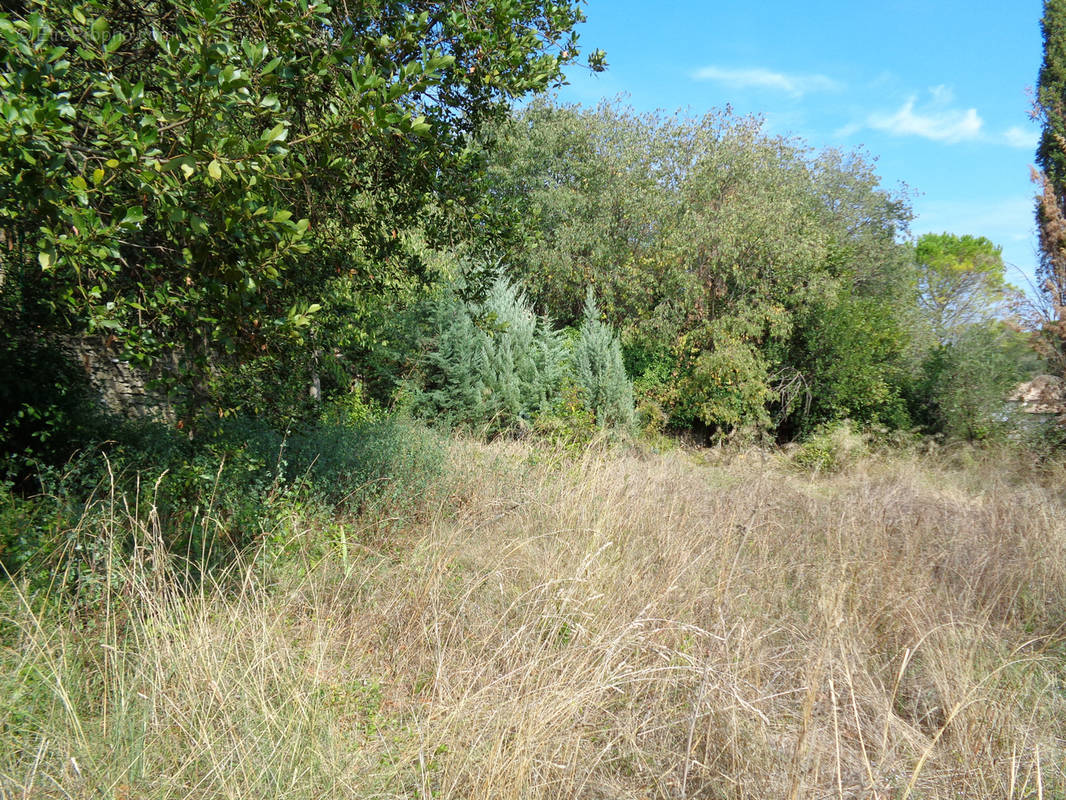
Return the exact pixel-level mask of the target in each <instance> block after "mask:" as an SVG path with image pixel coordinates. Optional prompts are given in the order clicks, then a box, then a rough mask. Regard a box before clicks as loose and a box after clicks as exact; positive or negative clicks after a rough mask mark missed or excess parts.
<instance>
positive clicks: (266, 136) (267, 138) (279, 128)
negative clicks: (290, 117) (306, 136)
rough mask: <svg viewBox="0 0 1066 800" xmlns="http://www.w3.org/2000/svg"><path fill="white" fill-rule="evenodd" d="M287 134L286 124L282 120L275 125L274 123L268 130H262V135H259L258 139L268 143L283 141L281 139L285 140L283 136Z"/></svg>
mask: <svg viewBox="0 0 1066 800" xmlns="http://www.w3.org/2000/svg"><path fill="white" fill-rule="evenodd" d="M288 135H289V129H288V126H287V125H286V124H285V123H284V122H279V123H278V124H277V125H275V126H274V127H273V128H271V129H270V130H268V131H263V135H262V136H260V137H259V138H260V140H262V141H264V142H266V143H268V144H269V143H271V142H283V141H285V137H286V136H288Z"/></svg>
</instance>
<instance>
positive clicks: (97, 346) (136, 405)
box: [63, 338, 175, 422]
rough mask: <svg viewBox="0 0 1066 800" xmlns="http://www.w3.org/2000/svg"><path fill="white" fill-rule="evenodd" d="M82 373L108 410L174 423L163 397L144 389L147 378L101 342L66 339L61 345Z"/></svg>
mask: <svg viewBox="0 0 1066 800" xmlns="http://www.w3.org/2000/svg"><path fill="white" fill-rule="evenodd" d="M63 349H64V350H65V351H66V352H67V353H69V355H70V357H71V358H72V359H74V360H75V361H76V362H77V363H78V364H79V365H80V366H81V367H82V368H83V369H84V370H85V374H86V376H87V377H88V379H89V383H90V384H91V385H92V387H93V389H95V390H96V392H97V393H98V394H99V395H100V401H101V402H102V403H103V404H104V406H105V407H106V408H107V409H108V410H109V411H113V412H114V413H116V414H121V415H123V416H125V417H129V418H131V419H157V420H163V421H170V422H172V421H174V419H175V414H174V409H173V407H172V406H171V404H170V402H169V401H168V400H167V398H166V396H165V395H163V394H161V393H159V392H155V391H152V390H151V389H149V388H148V383H149V380H148V376H147V375H145V373H144V372H142V371H141V370H139V369H137V368H136V367H134V366H132V365H131V364H130V363H129V362H128V361H123V360H121V359H120V358H118V356H117V355H116V354H115V353H114V352H113V351H112V350H111V349H110V348H109V347H107V345H106V343H105V342H104V341H101V340H99V339H92V338H79V339H70V340H67V341H65V342H64V343H63Z"/></svg>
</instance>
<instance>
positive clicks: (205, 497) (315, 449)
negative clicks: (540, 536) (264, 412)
mask: <svg viewBox="0 0 1066 800" xmlns="http://www.w3.org/2000/svg"><path fill="white" fill-rule="evenodd" d="M327 416H333V415H327ZM118 433H119V434H120V435H121V437H122V441H118V442H113V443H111V444H110V445H109V446H108V447H106V448H104V447H100V448H97V449H95V450H92V451H87V452H86V453H84V454H82V455H81V456H80V457H79V458H78V459H76V460H75V461H72V462H70V463H69V464H68V465H67V466H66V467H65V468H64V469H63V470H59V469H51V470H48V471H46V472H45V474H43V475H42V476H41V483H42V485H43V486H44V487H45V489H46V491H44V492H42V493H40V494H37V495H34V496H31V497H21V496H18V495H16V494H14V493H12V492H11V491H9V490H4V491H2V492H0V565H2V566H3V568H4V569H5V570H6V571H7V572H8V573H11V574H15V573H21V574H22V575H23V576H25V577H27V578H29V579H30V581H31V583H32V584H33V585H41V584H47V583H49V582H50V581H51V580H53V578H54V577H55V576H62V577H61V578H60V580H61V581H62V582H63V583H64V584H66V585H67V587H68V588H69V589H70V590H71V591H74V592H76V593H77V594H78V595H79V596H81V595H84V591H85V587H86V586H88V585H90V584H91V583H92V582H93V581H94V580H96V578H97V577H98V576H99V574H100V572H101V569H102V567H103V563H104V559H105V556H106V557H111V556H113V555H114V554H116V553H117V554H119V555H122V554H126V555H129V554H131V553H132V552H133V548H134V546H135V544H136V539H137V538H138V537H143V536H145V535H150V536H151V537H153V538H155V539H158V541H159V543H160V544H162V545H163V546H164V547H165V548H166V549H167V551H168V552H170V553H171V554H173V555H175V556H177V557H179V558H180V559H182V560H183V561H184V563H185V565H186V570H187V575H188V577H190V578H191V579H193V580H195V579H197V578H198V576H200V575H201V574H203V573H204V572H206V571H209V570H212V569H215V568H218V567H220V566H223V565H225V564H227V563H230V562H231V561H232V560H233V559H234V558H235V557H237V556H238V555H239V554H241V553H244V552H247V551H249V550H253V549H256V548H257V547H259V546H260V545H261V544H262V543H263V542H264V539H265V538H266V537H268V536H270V535H271V534H272V532H273V531H274V530H275V529H276V528H277V527H278V524H279V520H281V519H282V518H284V517H286V516H287V515H288V514H289V512H290V511H291V510H292V509H293V508H294V507H297V508H298V507H309V508H313V509H317V510H321V509H322V508H326V509H329V510H333V511H343V512H345V513H351V514H358V513H363V512H366V511H368V510H369V509H371V508H380V507H385V508H388V509H389V511H388V514H387V516H389V517H399V518H403V517H405V516H406V515H407V514H408V513H410V512H411V511H412V505H413V504H416V503H417V499H418V498H421V497H423V496H425V493H426V491H427V489H428V488H429V486H430V484H431V483H432V482H433V481H434V480H435V479H436V478H437V477H438V476H439V474H440V470H441V465H442V464H443V456H444V452H445V446H444V443H443V441H442V440H441V439H440V438H439V437H436V436H434V435H433V434H432V433H430V432H428V431H427V430H426V429H425V428H424V426H421V425H419V424H417V423H413V422H411V421H409V420H404V419H402V418H399V417H391V418H387V419H382V420H379V421H372V422H365V423H359V424H351V423H347V422H341V421H337V420H334V421H326V422H321V423H316V424H309V425H306V426H302V427H300V428H293V429H290V430H288V431H281V430H278V429H277V428H274V427H272V426H271V425H269V424H267V423H266V422H264V421H263V420H261V419H257V418H250V417H244V416H234V417H231V418H226V419H221V420H219V421H218V422H217V424H216V425H215V426H214V427H212V428H210V429H206V430H204V431H202V433H201V435H200V436H199V437H198V438H197V439H196V440H195V441H190V440H189V439H188V438H187V437H185V436H183V435H182V434H180V433H179V432H177V431H174V430H172V429H169V428H168V427H166V426H164V425H161V424H140V425H129V426H127V427H126V429H124V430H121V431H119V432H118Z"/></svg>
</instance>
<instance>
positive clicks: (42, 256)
mask: <svg viewBox="0 0 1066 800" xmlns="http://www.w3.org/2000/svg"><path fill="white" fill-rule="evenodd" d="M37 262H38V263H39V264H40V265H41V269H48V268H49V267H51V266H52V264H53V263H55V259H54V257H53V256H52V254H51V253H48V252H45V251H44V250H42V251H41V252H40V253H38V254H37Z"/></svg>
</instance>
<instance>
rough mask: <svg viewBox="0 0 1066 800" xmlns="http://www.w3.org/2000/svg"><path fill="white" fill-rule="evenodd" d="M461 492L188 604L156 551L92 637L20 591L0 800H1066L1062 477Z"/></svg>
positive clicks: (566, 480)
mask: <svg viewBox="0 0 1066 800" xmlns="http://www.w3.org/2000/svg"><path fill="white" fill-rule="evenodd" d="M447 476H448V477H447V479H446V481H445V482H444V483H443V484H442V485H441V486H440V487H439V490H438V491H437V492H436V493H434V494H433V495H432V496H426V497H424V498H422V499H421V501H420V502H421V510H420V513H419V514H418V516H417V518H416V520H415V521H414V522H408V523H406V524H404V525H403V526H398V525H396V524H390V522H389V520H388V519H387V513H386V512H385V511H382V510H380V509H379V510H378V512H377V513H373V514H366V515H364V516H363V517H361V518H358V519H350V520H338V519H327V518H323V517H321V516H317V515H314V514H308V513H303V512H297V511H296V510H293V511H292V512H291V513H290V514H289V515H280V516H279V515H275V518H274V520H273V522H272V523H271V525H273V526H274V529H273V532H272V534H271V536H269V537H267V538H268V540H269V541H270V542H271V544H270V546H269V547H265V548H264V551H263V552H262V553H259V554H257V555H256V557H255V558H251V559H250V560H249V563H248V564H245V565H243V566H240V567H235V568H234V569H233V570H232V571H231V572H230V573H229V574H227V575H225V576H222V577H220V578H219V579H218V585H217V586H212V587H207V586H205V587H201V588H200V589H199V590H197V591H195V592H193V593H192V594H191V595H190V593H188V592H181V591H178V589H177V588H176V587H177V583H176V582H175V580H174V579H173V576H172V574H171V572H172V571H173V570H174V569H177V568H178V567H177V566H176V565H174V564H172V563H169V562H167V560H166V559H165V558H163V557H162V556H161V555H160V554H159V553H158V552H157V550H156V549H155V548H153V546H152V541H153V536H152V531H151V525H150V524H147V525H140V526H139V530H138V535H139V537H140V541H141V544H142V547H141V548H139V549H138V550H137V551H136V553H135V554H134V556H133V558H123V559H119V558H118V556H117V555H116V556H115V557H114V558H113V562H112V563H111V565H110V567H109V569H108V570H107V573H106V580H105V581H104V584H103V587H102V589H101V595H100V597H99V598H98V600H97V601H96V605H95V606H94V608H95V609H96V611H95V612H94V613H93V614H91V615H86V614H84V613H80V614H77V613H73V612H66V611H64V612H57V611H55V610H54V608H53V607H52V606H49V605H48V604H47V602H46V600H43V599H41V598H39V597H36V596H34V597H32V598H30V597H28V596H27V595H26V593H24V592H20V591H19V590H18V589H17V587H16V586H13V585H10V584H9V585H8V586H7V587H6V588H4V589H3V590H2V591H3V598H2V600H0V603H2V605H0V609H2V620H0V644H2V646H3V651H2V653H0V797H2V798H5V800H6V798H12V799H14V798H112V799H114V800H118V799H119V798H190V799H191V798H241V800H245V799H248V798H431V797H432V798H440V799H441V800H445V799H447V800H459V799H460V798H462V799H463V800H473V799H474V798H501V799H502V800H518V799H519V798H522V799H523V800H525V799H527V798H528V799H529V800H534V799H537V800H539V799H541V798H543V799H544V800H547V799H548V798H589V800H592V799H594V798H595V799H600V798H602V799H603V800H608V799H610V800H616V799H617V800H623V799H625V800H642V799H644V798H647V799H648V800H652V799H660V798H661V799H663V800H665V799H666V798H753V799H758V800H763V799H764V798H782V800H785V799H787V800H793V799H794V798H870V799H871V800H872V799H873V798H899V799H900V800H906V799H907V798H915V800H917V799H918V798H930V799H931V798H978V799H980V798H1009V799H1010V800H1014V799H1015V798H1017V799H1018V800H1021V798H1040V799H1041V800H1042V799H1043V798H1048V799H1049V800H1050V799H1051V798H1058V799H1059V800H1062V798H1066V480H1064V475H1063V473H1062V472H1061V471H1058V472H1056V471H1054V470H1050V471H1049V470H1044V471H1034V470H1032V469H1029V468H1027V467H1022V466H1018V465H1017V464H1016V463H1015V462H1014V461H1013V460H1012V459H1011V458H1009V457H1006V456H1004V457H997V456H996V455H995V454H990V453H981V452H977V451H964V450H959V451H957V452H955V453H954V454H952V453H940V454H937V455H933V456H929V455H924V456H920V455H911V454H901V453H897V454H892V455H878V454H867V455H861V456H857V457H856V458H854V459H853V460H852V462H851V463H850V464H849V465H848V467H847V468H846V469H845V470H843V471H841V472H839V473H836V474H812V473H810V472H806V471H803V470H800V469H798V468H797V467H796V466H795V465H794V463H793V461H792V460H790V459H789V458H788V457H786V456H785V455H782V454H767V453H762V452H759V451H735V452H724V451H723V452H717V451H700V452H685V451H677V450H675V451H672V452H667V453H665V454H652V453H641V452H634V451H617V450H615V451H612V450H610V449H607V448H600V447H592V448H590V449H588V450H587V451H585V452H583V453H579V454H576V455H575V454H569V455H567V454H547V455H546V454H544V453H541V452H538V451H537V449H536V448H535V447H534V446H533V445H531V444H529V443H522V442H518V443H515V442H510V443H497V444H491V445H481V444H475V443H472V442H469V441H464V440H459V441H456V442H455V443H454V444H453V445H452V447H451V451H450V455H449V467H448V470H447ZM116 508H121V505H117V506H116ZM142 516H143V515H142ZM94 524H96V523H94ZM131 524H133V523H131V522H129V520H128V519H127V518H125V517H124V516H123V514H122V513H119V512H118V511H116V512H115V513H114V515H113V516H112V518H111V522H110V523H109V525H110V526H111V528H112V530H120V529H122V528H123V526H126V527H127V528H128V526H129V525H131ZM107 527H108V525H104V526H102V527H101V529H100V530H99V536H101V537H107V536H108V535H109V531H108V530H107Z"/></svg>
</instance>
